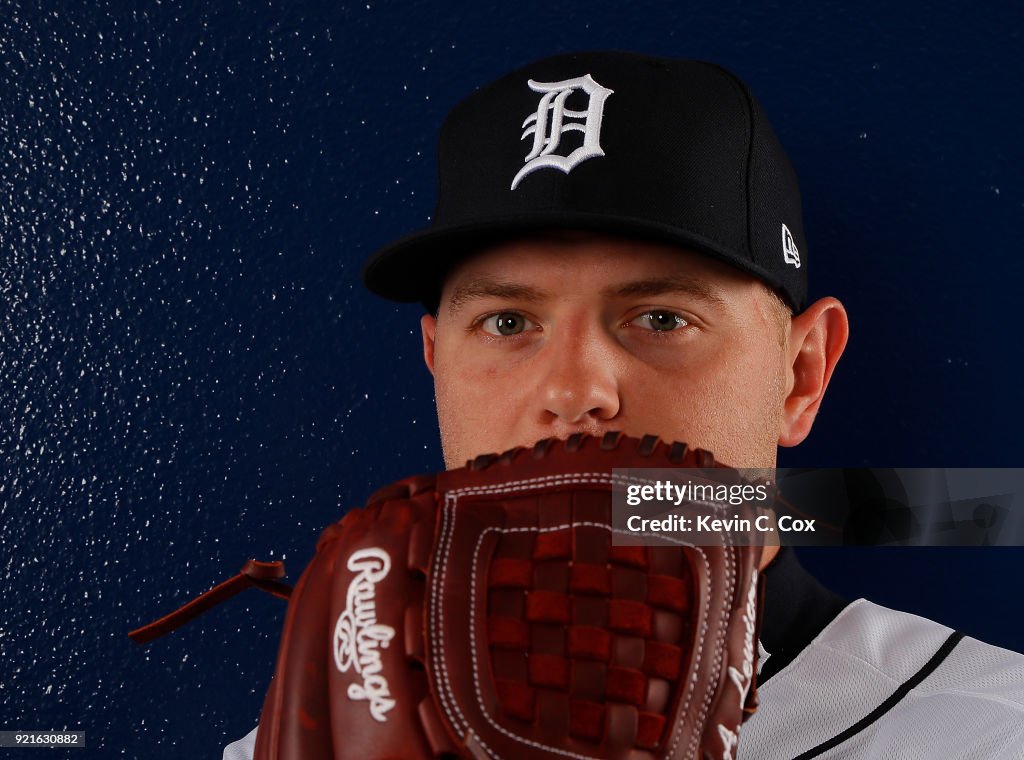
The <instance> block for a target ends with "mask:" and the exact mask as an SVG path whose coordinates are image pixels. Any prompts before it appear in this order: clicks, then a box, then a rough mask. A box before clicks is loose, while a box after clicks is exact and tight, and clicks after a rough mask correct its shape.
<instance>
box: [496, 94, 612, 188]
mask: <svg viewBox="0 0 1024 760" xmlns="http://www.w3.org/2000/svg"><path fill="white" fill-rule="evenodd" d="M527 84H528V85H529V87H530V89H531V90H533V91H534V92H539V93H542V95H543V97H541V99H540V103H539V104H538V105H537V111H536V113H532V114H530V115H529V116H527V117H526V121H524V122H523V127H525V131H524V132H523V136H522V139H524V140H525V139H526V138H527V137H529V136H530V135H533V148H532V149H531V150H530V152H529V153H528V154H527V156H526V159H525V162H526V165H525V166H523V168H522V169H520V170H519V172H518V173H517V174H516V176H515V178H514V179H513V180H512V188H511V189H512V190H515V189H516V185H518V184H519V180H521V179H522V178H523V177H525V176H526V175H527V174H530V173H531V172H535V171H537V169H543V168H544V167H551V168H553V169H561V170H562V171H563V172H565V173H566V174H568V173H569V171H570V170H571V169H572V168H573V167H574V166H576V165H577V164H578V163H580V162H581V161H586V160H587V159H588V158H594V157H596V156H603V155H604V151H603V150H602V149H601V119H602V118H604V101H605V100H606V99H607V98H608V96H609V95H611V94H612V90H609V89H608V88H607V87H602V86H601V85H599V84H598V83H597V82H595V81H594V78H593V77H592V76H590V74H587V75H585V76H582V77H576V78H575V79H565V80H562V81H561V82H535V81H534V80H532V79H531V80H530V81H529V82H528V83H527ZM577 91H580V92H582V93H583V94H585V95H586V96H587V101H588V105H587V109H586V110H585V111H582V110H573V109H570V108H566V105H565V102H566V101H567V100H568V99H569V96H570V95H572V94H573V93H574V92H577ZM580 119H582V122H581V121H579V120H580ZM572 131H577V132H582V133H583V144H582V145H581V146H579V147H578V148H576V149H575V150H574V151H572V152H571V153H569V154H568V155H562V154H559V153H556V152H555V151H557V150H558V148H559V146H560V145H561V143H562V135H563V134H565V133H567V132H572Z"/></svg>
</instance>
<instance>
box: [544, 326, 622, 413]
mask: <svg viewBox="0 0 1024 760" xmlns="http://www.w3.org/2000/svg"><path fill="white" fill-rule="evenodd" d="M610 342H611V341H610V338H609V337H608V336H604V335H602V334H601V332H600V330H599V329H593V330H582V329H580V330H572V331H566V333H564V334H563V335H562V336H561V337H560V339H559V340H557V341H551V342H549V343H548V345H546V346H545V347H544V351H545V353H546V356H545V357H544V358H545V364H546V366H545V371H544V373H543V375H542V378H541V387H540V394H539V397H540V401H541V405H542V410H543V415H544V416H545V418H546V419H545V420H544V421H545V422H546V423H549V424H551V423H555V422H561V423H565V424H569V425H574V426H586V425H594V424H595V423H600V422H606V421H608V420H612V419H614V418H615V417H616V415H618V414H619V411H620V409H621V398H620V395H619V383H618V378H617V372H616V357H615V352H614V348H613V346H612V345H610Z"/></svg>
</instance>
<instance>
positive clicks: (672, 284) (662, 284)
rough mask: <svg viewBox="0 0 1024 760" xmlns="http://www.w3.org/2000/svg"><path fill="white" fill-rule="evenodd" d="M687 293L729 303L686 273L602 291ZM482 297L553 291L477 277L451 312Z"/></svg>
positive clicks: (451, 303)
mask: <svg viewBox="0 0 1024 760" xmlns="http://www.w3.org/2000/svg"><path fill="white" fill-rule="evenodd" d="M673 294H675V295H686V296H690V297H693V298H698V299H700V300H702V301H705V302H707V303H711V304H715V305H717V306H725V305H726V301H725V299H724V298H722V296H721V294H720V293H719V292H718V291H717V290H715V289H714V288H712V287H711V286H710V285H708V284H707V283H705V282H703V281H702V280H698V279H694V278H692V277H685V276H681V275H680V276H672V277H653V278H649V279H646V280H634V281H633V282H627V283H625V284H622V285H612V286H610V287H608V288H605V289H604V290H602V291H601V295H602V296H603V297H605V298H636V297H638V296H644V297H652V296H662V295H673ZM480 298H506V299H512V300H517V301H530V302H533V303H537V302H540V301H544V300H547V299H549V298H551V294H550V293H549V292H548V291H546V290H543V289H541V288H535V287H533V286H532V285H524V284H522V283H517V282H508V281H504V280H496V279H492V278H490V277H477V278H474V279H472V280H469V281H468V282H464V283H462V284H460V285H458V286H456V288H455V290H454V292H453V293H452V295H451V298H450V299H449V300H448V311H449V313H450V314H455V313H456V312H458V310H459V309H460V308H462V307H463V306H464V305H465V304H466V303H468V302H469V301H473V300H476V299H480Z"/></svg>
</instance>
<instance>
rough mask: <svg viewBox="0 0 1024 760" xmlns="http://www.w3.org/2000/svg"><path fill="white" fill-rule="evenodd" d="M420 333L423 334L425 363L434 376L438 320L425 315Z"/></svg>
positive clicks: (421, 321) (421, 322) (421, 320)
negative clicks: (435, 338) (435, 339)
mask: <svg viewBox="0 0 1024 760" xmlns="http://www.w3.org/2000/svg"><path fill="white" fill-rule="evenodd" d="M420 331H421V332H422V333H423V361H424V362H425V363H426V365H427V369H429V370H430V374H431V375H433V374H434V335H436V334H437V319H436V318H435V317H434V316H432V315H430V314H424V315H423V317H422V318H421V319H420Z"/></svg>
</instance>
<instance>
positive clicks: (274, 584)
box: [128, 559, 292, 644]
mask: <svg viewBox="0 0 1024 760" xmlns="http://www.w3.org/2000/svg"><path fill="white" fill-rule="evenodd" d="M283 577H284V563H283V562H258V561H257V560H254V559H251V560H249V561H248V562H246V563H245V565H243V566H242V569H241V571H240V572H239V573H238V575H236V576H235V577H233V578H229V579H228V580H226V581H224V582H223V583H219V584H217V585H216V586H214V587H213V588H212V589H210V590H209V591H207V592H206V593H205V594H201V595H200V596H198V597H196V598H195V599H193V600H192V601H191V602H189V603H188V604H186V605H184V606H183V607H181V608H180V609H177V610H175V611H174V612H172V613H170V614H169V615H164V617H162V618H160V619H159V620H154V621H153V622H152V623H149V624H148V625H144V626H142V627H141V628H136V629H135V630H134V631H131V632H130V633H129V634H128V638H130V639H131V640H132V641H134V642H135V643H136V644H148V643H149V642H150V641H152V640H153V639H158V638H160V637H161V636H164V635H166V634H168V633H170V632H171V631H173V630H174V629H175V628H180V627H181V626H183V625H185V623H187V622H189V621H190V620H193V619H194V618H197V617H199V616H200V615H202V614H203V613H204V612H206V611H207V610H209V609H211V608H213V607H216V606H217V605H218V604H220V603H221V602H225V601H227V600H228V599H230V598H231V597H233V596H234V595H235V594H238V593H239V592H241V591H244V590H245V589H247V588H249V587H250V586H255V587H256V588H258V589H260V590H261V591H266V592H267V593H268V594H273V595H274V596H276V597H278V598H280V599H288V598H289V597H290V596H291V593H292V587H291V586H289V585H288V584H287V583H280V582H279V581H278V579H279V578H283Z"/></svg>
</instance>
